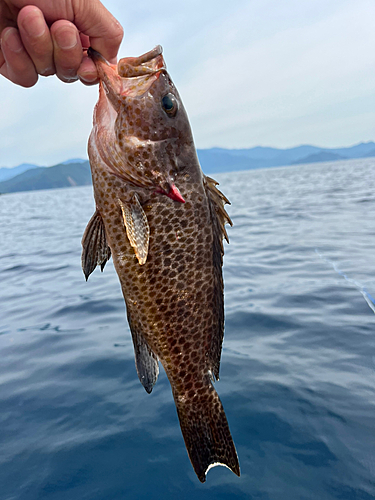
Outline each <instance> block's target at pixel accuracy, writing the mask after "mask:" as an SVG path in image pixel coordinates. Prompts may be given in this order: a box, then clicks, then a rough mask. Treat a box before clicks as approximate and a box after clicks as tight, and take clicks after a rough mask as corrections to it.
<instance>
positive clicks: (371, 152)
mask: <svg viewBox="0 0 375 500" xmlns="http://www.w3.org/2000/svg"><path fill="white" fill-rule="evenodd" d="M372 156H375V149H371V150H370V151H368V152H367V153H366V154H364V155H363V156H362V158H370V157H372Z"/></svg>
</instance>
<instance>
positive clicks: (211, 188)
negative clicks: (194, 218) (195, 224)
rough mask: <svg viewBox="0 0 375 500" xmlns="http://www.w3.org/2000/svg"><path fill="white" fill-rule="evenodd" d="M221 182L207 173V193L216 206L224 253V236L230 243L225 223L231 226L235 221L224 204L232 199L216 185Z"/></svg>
mask: <svg viewBox="0 0 375 500" xmlns="http://www.w3.org/2000/svg"><path fill="white" fill-rule="evenodd" d="M218 184H219V183H218V182H217V181H215V179H212V178H211V177H208V176H207V175H205V176H204V185H205V188H206V193H207V195H208V197H209V199H210V201H211V202H212V204H213V206H214V208H215V213H216V217H217V223H218V227H219V228H220V231H221V249H222V252H223V253H224V249H223V245H222V240H223V238H225V239H226V241H227V242H228V243H229V238H228V234H227V231H226V229H225V224H226V223H228V224H230V225H231V226H233V222H232V221H231V218H230V217H229V215H228V214H227V212H226V210H225V208H224V205H225V204H228V205H230V201H229V200H228V198H227V197H226V196H224V194H223V193H222V192H221V191H220V190H219V189H218V188H217V187H216V186H217V185H218Z"/></svg>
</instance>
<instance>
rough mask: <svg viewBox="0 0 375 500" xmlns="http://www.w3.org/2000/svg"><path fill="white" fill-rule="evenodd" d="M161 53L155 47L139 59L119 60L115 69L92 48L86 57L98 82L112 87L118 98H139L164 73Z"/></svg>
mask: <svg viewBox="0 0 375 500" xmlns="http://www.w3.org/2000/svg"><path fill="white" fill-rule="evenodd" d="M162 53H163V49H162V47H161V45H157V46H156V47H155V48H154V49H152V50H150V51H149V52H146V53H145V54H143V55H141V56H139V57H124V58H123V59H120V61H119V63H118V65H117V68H116V65H113V64H110V63H109V62H108V61H107V60H106V59H105V58H104V57H103V56H102V55H101V54H100V53H99V52H97V51H96V50H94V49H93V48H92V47H90V48H89V49H88V51H87V55H88V56H89V57H90V58H91V59H92V60H93V62H94V63H95V65H96V67H97V70H98V74H99V78H100V80H101V81H102V82H104V83H109V84H110V85H112V87H114V88H115V89H116V91H117V92H118V94H119V96H124V97H126V96H129V97H138V96H141V95H142V94H144V93H145V92H147V91H148V90H149V88H150V87H151V86H152V84H153V83H154V82H155V81H156V80H157V79H158V78H159V76H160V74H161V73H162V72H163V71H166V65H165V61H164V58H163V55H162ZM120 81H121V83H120Z"/></svg>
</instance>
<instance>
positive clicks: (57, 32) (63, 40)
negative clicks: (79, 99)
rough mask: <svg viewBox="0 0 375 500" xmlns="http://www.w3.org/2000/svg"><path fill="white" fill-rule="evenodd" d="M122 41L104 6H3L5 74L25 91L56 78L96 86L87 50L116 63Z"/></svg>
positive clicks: (9, 2)
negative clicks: (40, 79) (41, 79)
mask: <svg viewBox="0 0 375 500" xmlns="http://www.w3.org/2000/svg"><path fill="white" fill-rule="evenodd" d="M30 3H32V4H33V5H30ZM122 37H123V29H122V27H121V25H120V23H119V22H118V21H116V19H115V18H114V17H113V16H112V14H110V12H108V10H107V9H106V8H105V7H104V5H103V4H102V3H101V2H100V1H99V0H0V43H1V45H0V74H1V75H3V76H5V78H8V79H9V80H11V81H12V82H13V83H16V84H18V85H21V86H23V87H32V86H33V85H35V84H36V82H37V81H38V75H43V76H49V75H54V74H56V75H57V76H58V78H60V80H62V81H63V82H67V83H69V82H74V81H76V80H77V79H78V78H79V79H80V80H81V81H82V82H83V83H85V84H87V85H92V84H94V83H97V82H98V74H97V71H96V68H95V65H94V63H93V62H92V61H91V59H90V58H89V57H87V54H86V53H85V52H84V49H87V48H88V47H89V46H91V47H92V48H93V49H95V50H96V51H98V52H100V53H101V54H102V55H103V56H104V57H105V58H106V59H107V60H108V61H109V62H110V63H116V56H117V52H118V49H119V46H120V43H121V40H122Z"/></svg>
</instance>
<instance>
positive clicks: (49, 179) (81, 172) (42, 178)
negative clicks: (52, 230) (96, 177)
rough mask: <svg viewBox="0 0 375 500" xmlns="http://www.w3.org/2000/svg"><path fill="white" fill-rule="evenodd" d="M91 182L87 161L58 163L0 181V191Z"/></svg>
mask: <svg viewBox="0 0 375 500" xmlns="http://www.w3.org/2000/svg"><path fill="white" fill-rule="evenodd" d="M89 184H91V171H90V166H89V162H88V161H87V160H86V161H85V162H81V163H68V164H62V163H59V164H58V165H55V166H53V167H37V168H33V169H30V170H27V171H26V172H23V173H22V174H19V175H16V177H12V179H8V180H6V181H3V182H0V193H14V192H17V191H34V190H38V189H53V188H61V187H71V186H86V185H89Z"/></svg>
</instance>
